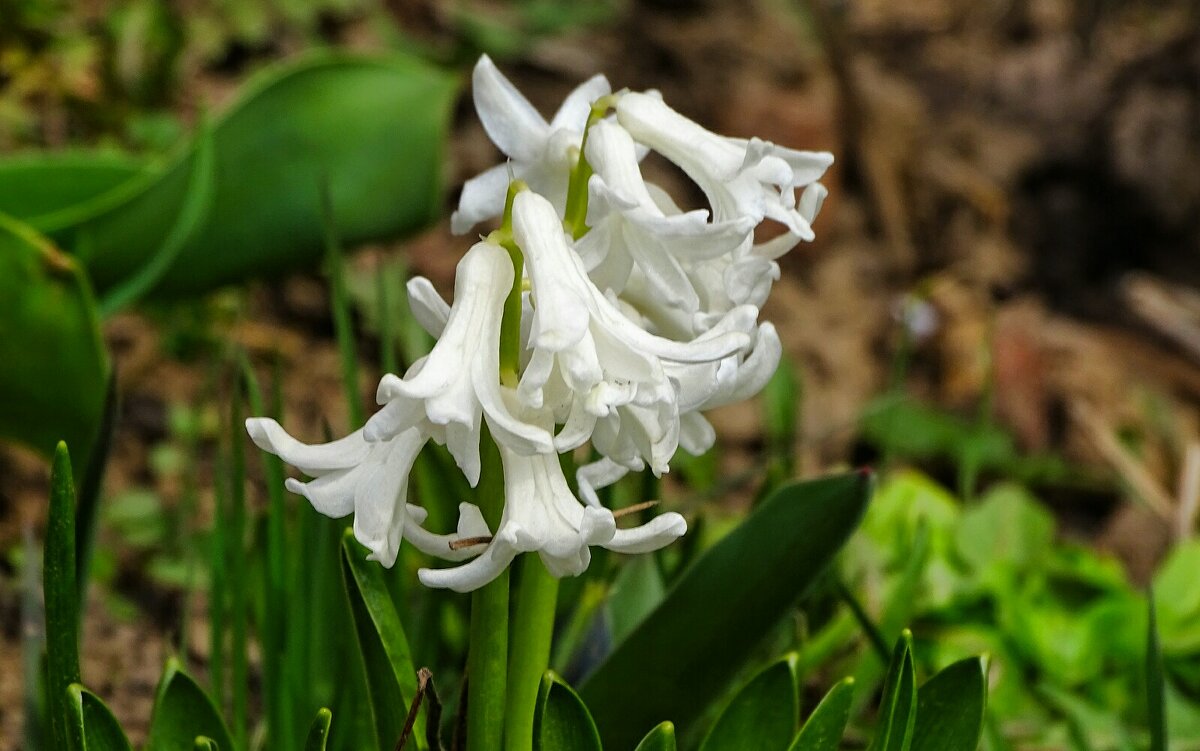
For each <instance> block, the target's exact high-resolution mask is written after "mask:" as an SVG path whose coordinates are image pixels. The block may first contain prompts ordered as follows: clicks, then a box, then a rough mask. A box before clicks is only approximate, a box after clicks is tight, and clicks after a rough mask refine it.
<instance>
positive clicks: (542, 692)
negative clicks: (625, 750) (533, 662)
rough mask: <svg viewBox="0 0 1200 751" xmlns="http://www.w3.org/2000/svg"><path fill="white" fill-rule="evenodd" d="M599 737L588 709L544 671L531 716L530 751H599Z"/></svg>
mask: <svg viewBox="0 0 1200 751" xmlns="http://www.w3.org/2000/svg"><path fill="white" fill-rule="evenodd" d="M600 749H601V745H600V734H599V733H598V732H596V723H595V722H594V721H593V720H592V715H591V714H590V713H589V712H588V709H587V706H585V705H584V703H583V700H582V699H580V698H579V694H576V693H575V692H574V691H573V690H572V689H571V687H570V686H568V685H567V684H566V683H564V682H563V680H562V679H561V678H559V677H558V676H557V675H555V673H554V671H552V670H547V671H546V674H545V675H544V676H543V677H542V685H541V688H540V689H538V699H537V707H536V709H535V712H534V715H533V751H600Z"/></svg>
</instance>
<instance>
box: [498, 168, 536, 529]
mask: <svg viewBox="0 0 1200 751" xmlns="http://www.w3.org/2000/svg"><path fill="white" fill-rule="evenodd" d="M528 189H529V186H528V185H526V184H525V181H523V180H513V181H512V182H511V183H510V184H509V186H508V196H507V198H505V200H504V220H503V222H502V223H501V225H500V229H498V230H496V231H495V232H493V233H492V236H491V238H490V239H491V240H493V241H494V242H496V243H498V244H499V245H500V247H502V248H504V249H505V250H507V251H508V257H509V258H511V259H512V265H513V284H512V289H511V290H509V292H508V297H507V298H505V300H504V318H503V319H501V322H500V383H502V384H504V385H505V386H508V387H510V388H516V386H517V381H518V380H519V379H520V372H521V288H522V286H523V280H522V276H523V275H524V272H525V256H524V254H522V253H521V249H520V248H518V247H517V242H516V240H514V239H513V231H512V208H513V201H514V200H516V198H517V194H518V193H520V192H521V191H523V190H528ZM488 521H489V522H490V521H491V520H490V519H489V520H488Z"/></svg>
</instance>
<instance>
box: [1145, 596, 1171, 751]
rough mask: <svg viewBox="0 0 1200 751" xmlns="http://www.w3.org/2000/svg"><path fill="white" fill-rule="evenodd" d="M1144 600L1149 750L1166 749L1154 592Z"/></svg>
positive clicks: (1161, 661) (1162, 682) (1164, 684)
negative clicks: (1145, 609) (1145, 602)
mask: <svg viewBox="0 0 1200 751" xmlns="http://www.w3.org/2000/svg"><path fill="white" fill-rule="evenodd" d="M1146 600H1147V602H1148V604H1147V606H1146V608H1147V612H1146V722H1147V724H1148V725H1149V726H1150V751H1167V703H1166V679H1165V677H1164V675H1163V657H1162V648H1161V647H1160V646H1159V643H1158V616H1157V614H1156V612H1155V609H1154V593H1153V592H1150V593H1148V595H1147V597H1146Z"/></svg>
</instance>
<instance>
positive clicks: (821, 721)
mask: <svg viewBox="0 0 1200 751" xmlns="http://www.w3.org/2000/svg"><path fill="white" fill-rule="evenodd" d="M853 701H854V679H853V678H844V679H842V681H841V682H839V683H838V684H837V685H836V686H834V687H833V688H831V689H830V690H829V693H828V694H825V698H824V699H822V700H821V703H820V704H818V705H817V708H816V709H814V710H813V713H812V714H811V715H809V717H808V721H807V722H805V723H804V727H803V728H801V729H800V733H799V734H798V735H797V736H796V739H795V740H793V741H792V745H791V746H789V747H788V751H837V750H838V748H840V747H841V740H842V733H844V732H845V731H846V723H847V722H849V721H850V705H851V703H852V702H853Z"/></svg>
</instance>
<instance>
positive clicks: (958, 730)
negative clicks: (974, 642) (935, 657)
mask: <svg viewBox="0 0 1200 751" xmlns="http://www.w3.org/2000/svg"><path fill="white" fill-rule="evenodd" d="M986 708H987V661H986V660H984V658H982V657H971V658H968V659H966V660H960V661H959V662H956V663H954V664H953V665H950V666H949V667H947V668H946V669H944V670H942V671H941V672H939V673H938V674H937V675H935V676H933V677H932V678H930V679H929V680H928V681H926V682H925V685H923V686H921V688H920V689H919V690H918V691H917V724H916V729H915V730H914V731H913V744H912V751H945V749H954V750H955V751H975V749H976V748H978V747H979V739H980V737H981V736H982V735H983V723H984V710H985V709H986Z"/></svg>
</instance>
